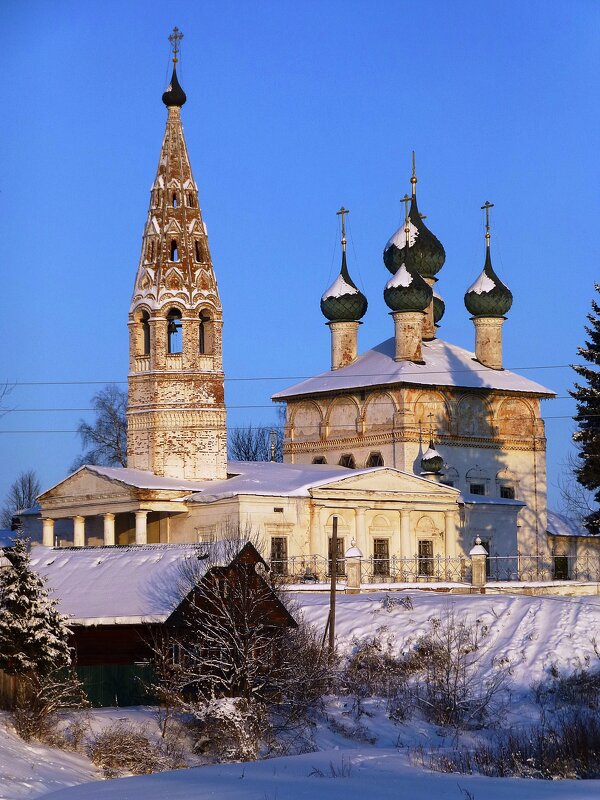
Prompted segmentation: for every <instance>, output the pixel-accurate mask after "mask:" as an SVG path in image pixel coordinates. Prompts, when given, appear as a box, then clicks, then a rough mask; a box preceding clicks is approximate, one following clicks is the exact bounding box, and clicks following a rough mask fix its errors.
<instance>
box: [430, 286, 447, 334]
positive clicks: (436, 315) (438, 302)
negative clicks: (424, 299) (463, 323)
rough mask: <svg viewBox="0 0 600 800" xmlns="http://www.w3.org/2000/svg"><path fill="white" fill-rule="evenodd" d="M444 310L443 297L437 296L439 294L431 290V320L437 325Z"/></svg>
mask: <svg viewBox="0 0 600 800" xmlns="http://www.w3.org/2000/svg"><path fill="white" fill-rule="evenodd" d="M445 310H446V303H444V301H443V299H442V298H441V297H440V296H439V294H438V293H437V292H436V291H435V289H434V290H433V321H434V323H435V324H436V325H437V324H438V322H439V321H440V320H441V318H442V317H443V316H444V311H445Z"/></svg>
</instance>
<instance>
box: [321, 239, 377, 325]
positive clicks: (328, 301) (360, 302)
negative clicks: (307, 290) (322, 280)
mask: <svg viewBox="0 0 600 800" xmlns="http://www.w3.org/2000/svg"><path fill="white" fill-rule="evenodd" d="M367 305H368V303H367V298H366V297H365V296H364V294H363V293H362V292H361V291H360V290H359V289H358V288H357V286H356V285H355V283H354V281H353V280H352V278H351V277H350V274H349V272H348V267H347V265H346V252H345V250H344V251H343V252H342V269H341V270H340V274H339V275H338V276H337V278H336V279H335V281H334V282H333V283H332V284H331V286H330V287H329V289H327V291H326V292H325V294H324V295H323V297H322V298H321V311H322V312H323V315H324V316H325V317H327V319H328V320H329V321H330V322H358V320H359V319H361V318H362V317H364V315H365V312H366V310H367Z"/></svg>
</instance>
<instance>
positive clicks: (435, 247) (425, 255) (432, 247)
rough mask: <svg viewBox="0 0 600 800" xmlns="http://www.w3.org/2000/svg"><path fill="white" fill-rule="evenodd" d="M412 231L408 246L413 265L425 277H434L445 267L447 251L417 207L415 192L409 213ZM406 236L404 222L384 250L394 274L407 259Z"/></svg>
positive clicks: (388, 264)
mask: <svg viewBox="0 0 600 800" xmlns="http://www.w3.org/2000/svg"><path fill="white" fill-rule="evenodd" d="M408 218H409V220H410V232H409V238H408V247H409V250H410V255H411V260H412V263H413V266H414V267H415V269H416V270H417V272H418V273H419V275H422V276H423V277H424V278H433V277H434V276H435V275H436V274H437V273H438V272H439V271H440V270H441V268H442V267H443V265H444V261H445V260H446V252H445V250H444V247H443V245H442V243H441V242H440V241H439V239H438V238H437V237H436V236H434V235H433V233H432V232H431V231H430V230H429V228H427V226H426V225H425V223H424V222H423V220H422V219H421V215H420V214H419V209H418V207H417V197H416V195H415V194H413V197H412V201H411V204H410V212H409V215H408ZM405 250H406V237H405V232H404V224H402V225H401V226H400V228H398V230H397V231H396V233H394V235H393V236H392V237H391V239H390V240H389V242H388V243H387V244H386V246H385V249H384V251H383V262H384V264H385V265H386V267H387V268H388V269H389V271H390V272H391V273H392V274H394V273H396V272H397V270H398V269H399V267H400V265H401V264H402V263H403V261H404V260H405Z"/></svg>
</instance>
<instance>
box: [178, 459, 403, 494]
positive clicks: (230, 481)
mask: <svg viewBox="0 0 600 800" xmlns="http://www.w3.org/2000/svg"><path fill="white" fill-rule="evenodd" d="M378 469H379V470H380V469H383V468H382V467H370V468H368V469H350V468H348V467H339V466H333V465H330V464H281V463H277V462H272V461H229V462H228V464H227V471H228V473H229V474H230V476H231V477H229V478H227V480H224V481H199V482H198V483H197V484H196V490H197V491H196V493H195V494H193V495H191V497H189V498H186V501H191V502H199V503H203V502H210V501H212V500H215V499H218V498H219V497H230V496H233V495H238V494H252V495H263V496H267V497H268V496H272V495H275V496H281V497H308V496H309V490H310V489H314V488H317V487H318V486H324V485H326V484H328V483H331V482H332V481H336V480H339V479H341V478H349V477H352V476H353V475H365V474H366V473H369V472H376V471H377V470H378ZM413 477H414V476H413Z"/></svg>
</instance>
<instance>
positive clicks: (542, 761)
mask: <svg viewBox="0 0 600 800" xmlns="http://www.w3.org/2000/svg"><path fill="white" fill-rule="evenodd" d="M429 766H430V767H432V768H433V769H437V770H439V771H442V772H468V773H471V772H479V773H481V774H482V775H488V776H490V777H510V776H515V777H523V778H542V779H546V780H553V779H556V778H598V777H600V720H599V719H598V716H597V714H593V713H590V712H588V711H581V710H580V711H574V712H568V713H563V714H559V715H558V716H557V717H556V718H555V719H554V720H552V721H551V722H549V721H544V722H542V723H541V724H540V725H538V726H535V727H531V728H528V729H525V730H521V731H509V732H505V733H503V734H501V735H499V736H498V737H497V738H496V741H495V742H494V743H492V744H490V745H488V744H485V745H480V746H479V747H476V748H475V749H474V750H473V751H469V750H466V749H465V750H462V751H456V752H454V753H452V754H450V755H444V756H432V757H431V759H430V763H429Z"/></svg>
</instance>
